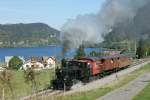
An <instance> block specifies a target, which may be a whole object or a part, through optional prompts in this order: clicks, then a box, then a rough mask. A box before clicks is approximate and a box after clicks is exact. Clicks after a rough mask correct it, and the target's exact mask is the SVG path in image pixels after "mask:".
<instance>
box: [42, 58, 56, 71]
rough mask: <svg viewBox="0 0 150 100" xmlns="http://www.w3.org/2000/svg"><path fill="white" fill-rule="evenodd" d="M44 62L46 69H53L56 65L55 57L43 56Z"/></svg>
mask: <svg viewBox="0 0 150 100" xmlns="http://www.w3.org/2000/svg"><path fill="white" fill-rule="evenodd" d="M43 64H44V68H45V69H52V68H55V67H56V59H55V57H53V56H51V57H43Z"/></svg>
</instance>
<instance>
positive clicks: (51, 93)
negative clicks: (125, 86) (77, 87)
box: [20, 58, 150, 100]
mask: <svg viewBox="0 0 150 100" xmlns="http://www.w3.org/2000/svg"><path fill="white" fill-rule="evenodd" d="M147 61H150V58H145V59H139V60H138V61H135V62H134V63H133V64H132V65H131V66H129V68H132V67H134V66H137V65H140V64H142V63H144V62H147ZM127 69H128V68H127ZM109 76H110V75H109ZM104 79H105V77H104V78H103V80H104ZM95 81H96V80H95ZM89 84H90V83H89ZM83 87H84V85H83ZM73 91H74V90H73ZM73 91H72V90H71V91H68V92H67V93H66V94H70V93H73ZM74 92H77V91H74ZM63 93H64V91H59V90H45V91H42V92H39V93H35V94H33V95H30V96H26V97H22V98H20V100H32V99H36V100H42V98H43V97H45V96H57V95H63Z"/></svg>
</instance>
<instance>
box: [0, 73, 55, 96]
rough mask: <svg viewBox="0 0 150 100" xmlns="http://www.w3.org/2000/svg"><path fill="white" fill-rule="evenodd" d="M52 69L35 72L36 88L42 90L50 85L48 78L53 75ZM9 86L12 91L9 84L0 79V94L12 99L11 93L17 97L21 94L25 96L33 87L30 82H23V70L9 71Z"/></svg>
mask: <svg viewBox="0 0 150 100" xmlns="http://www.w3.org/2000/svg"><path fill="white" fill-rule="evenodd" d="M52 74H53V71H52V70H44V71H38V72H36V75H35V76H36V83H37V85H36V90H37V91H38V90H43V89H46V88H48V87H49V86H50V80H51V79H52V77H53V75H52ZM10 83H11V87H12V90H13V92H11V91H10V88H9V85H8V84H4V82H2V80H0V96H1V97H2V94H3V93H4V96H5V99H12V96H13V95H12V93H13V94H14V98H15V99H17V98H18V97H21V96H26V95H29V94H31V93H33V89H32V88H31V83H27V82H25V78H24V72H23V71H11V81H10Z"/></svg>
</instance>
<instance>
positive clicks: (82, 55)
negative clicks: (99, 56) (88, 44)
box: [75, 45, 86, 59]
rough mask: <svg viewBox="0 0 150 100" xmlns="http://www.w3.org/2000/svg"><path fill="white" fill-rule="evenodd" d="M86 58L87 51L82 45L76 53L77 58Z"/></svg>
mask: <svg viewBox="0 0 150 100" xmlns="http://www.w3.org/2000/svg"><path fill="white" fill-rule="evenodd" d="M84 56H86V54H85V51H84V46H83V45H80V46H79V48H78V49H77V51H76V55H75V58H77V59H78V58H80V57H84Z"/></svg>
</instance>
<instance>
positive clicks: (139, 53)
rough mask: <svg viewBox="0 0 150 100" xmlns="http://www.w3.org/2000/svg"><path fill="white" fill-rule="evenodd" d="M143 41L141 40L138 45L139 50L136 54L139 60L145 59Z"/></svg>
mask: <svg viewBox="0 0 150 100" xmlns="http://www.w3.org/2000/svg"><path fill="white" fill-rule="evenodd" d="M143 45H144V43H143V40H142V39H141V40H139V43H138V48H137V51H136V54H137V55H138V58H142V57H143V53H144V48H143Z"/></svg>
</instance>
